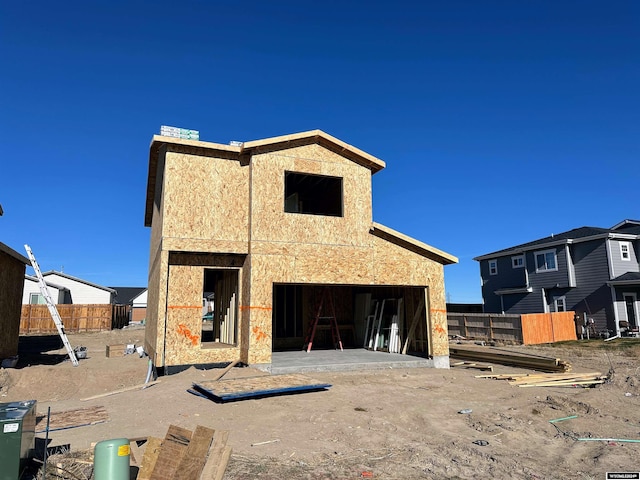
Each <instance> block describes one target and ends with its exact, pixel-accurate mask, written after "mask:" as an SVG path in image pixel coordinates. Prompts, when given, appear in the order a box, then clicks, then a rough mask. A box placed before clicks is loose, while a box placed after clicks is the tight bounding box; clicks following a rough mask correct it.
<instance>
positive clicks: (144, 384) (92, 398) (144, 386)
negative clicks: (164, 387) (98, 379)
mask: <svg viewBox="0 0 640 480" xmlns="http://www.w3.org/2000/svg"><path fill="white" fill-rule="evenodd" d="M156 383H160V380H154V381H153V382H148V383H139V384H138V385H132V386H131V387H125V388H120V389H118V390H113V391H111V392H106V393H100V394H98V395H94V396H92V397H86V398H81V399H80V401H81V402H86V401H87V400H95V399H96V398H102V397H108V396H109V395H116V394H118V393H123V392H128V391H131V390H144V389H145V388H147V387H150V386H151V385H155V384H156Z"/></svg>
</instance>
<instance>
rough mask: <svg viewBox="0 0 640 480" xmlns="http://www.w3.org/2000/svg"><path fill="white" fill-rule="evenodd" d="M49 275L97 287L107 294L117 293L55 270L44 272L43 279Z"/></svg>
mask: <svg viewBox="0 0 640 480" xmlns="http://www.w3.org/2000/svg"><path fill="white" fill-rule="evenodd" d="M49 275H57V276H58V277H63V278H68V279H69V280H74V281H76V282H80V283H84V284H85V285H90V286H92V287H95V288H99V289H102V290H106V291H107V292H111V293H116V291H115V290H114V289H112V288H109V287H103V286H102V285H98V284H97V283H91V282H88V281H87V280H83V279H81V278H78V277H72V276H71V275H67V274H66V273H62V272H56V271H55V270H49V271H48V272H43V274H42V276H43V277H47V276H49ZM45 281H46V279H45ZM47 283H48V282H47Z"/></svg>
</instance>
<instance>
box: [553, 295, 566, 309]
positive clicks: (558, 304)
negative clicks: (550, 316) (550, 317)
mask: <svg viewBox="0 0 640 480" xmlns="http://www.w3.org/2000/svg"><path fill="white" fill-rule="evenodd" d="M553 306H554V309H555V311H556V312H566V311H567V308H566V300H565V297H556V298H555V299H554V301H553Z"/></svg>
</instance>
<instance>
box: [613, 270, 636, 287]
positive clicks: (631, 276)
mask: <svg viewBox="0 0 640 480" xmlns="http://www.w3.org/2000/svg"><path fill="white" fill-rule="evenodd" d="M607 284H609V285H631V284H633V285H638V284H640V273H638V272H627V273H625V274H624V275H620V276H619V277H616V278H614V279H613V280H611V281H609V282H607Z"/></svg>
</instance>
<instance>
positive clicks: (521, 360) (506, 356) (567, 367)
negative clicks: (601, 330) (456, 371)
mask: <svg viewBox="0 0 640 480" xmlns="http://www.w3.org/2000/svg"><path fill="white" fill-rule="evenodd" d="M449 355H450V356H451V357H453V358H457V359H460V360H464V361H470V362H489V363H498V364H500V365H509V366H512V367H519V368H528V369H531V370H539V371H541V372H551V373H553V372H569V371H571V364H570V363H569V362H566V361H563V360H560V359H557V358H553V357H546V356H543V355H533V354H530V353H524V352H514V351H511V350H504V349H500V348H496V347H476V346H470V345H465V346H460V345H450V346H449Z"/></svg>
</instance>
